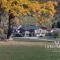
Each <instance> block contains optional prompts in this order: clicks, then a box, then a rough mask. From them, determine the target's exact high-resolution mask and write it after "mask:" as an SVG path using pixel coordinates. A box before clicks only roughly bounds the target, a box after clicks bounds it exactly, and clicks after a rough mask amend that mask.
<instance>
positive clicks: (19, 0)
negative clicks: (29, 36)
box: [0, 0, 57, 34]
mask: <svg viewBox="0 0 60 60" xmlns="http://www.w3.org/2000/svg"><path fill="white" fill-rule="evenodd" d="M56 5H57V2H51V1H48V2H45V3H40V2H36V1H35V2H31V1H29V0H0V12H1V14H2V13H4V12H5V13H7V14H8V16H9V19H8V21H9V25H8V34H9V33H10V32H9V30H10V29H12V27H11V26H12V25H13V24H11V22H12V19H13V18H15V17H21V16H22V17H23V18H24V16H26V15H28V16H32V17H34V18H35V20H37V22H36V24H38V25H41V24H43V23H45V22H49V21H50V20H51V19H52V18H53V16H54V15H55V12H56V10H55V8H54V7H55V6H56ZM23 18H22V19H20V20H21V21H22V23H23V22H24V20H23ZM15 22H16V21H15ZM18 25H19V23H18ZM11 32H12V31H11Z"/></svg>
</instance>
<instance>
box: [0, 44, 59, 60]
mask: <svg viewBox="0 0 60 60" xmlns="http://www.w3.org/2000/svg"><path fill="white" fill-rule="evenodd" d="M56 50H60V49H47V48H41V47H38V46H21V45H6V46H4V45H0V60H60V52H53V51H56Z"/></svg>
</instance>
